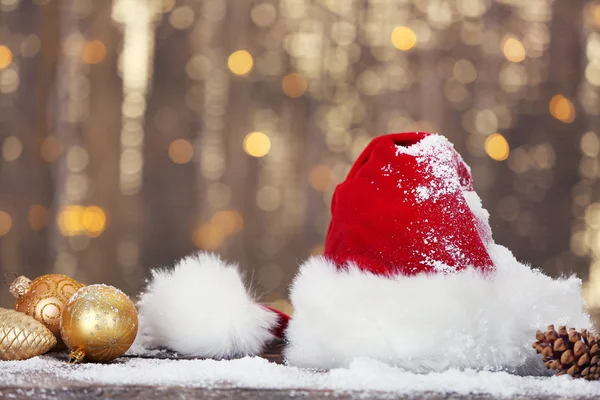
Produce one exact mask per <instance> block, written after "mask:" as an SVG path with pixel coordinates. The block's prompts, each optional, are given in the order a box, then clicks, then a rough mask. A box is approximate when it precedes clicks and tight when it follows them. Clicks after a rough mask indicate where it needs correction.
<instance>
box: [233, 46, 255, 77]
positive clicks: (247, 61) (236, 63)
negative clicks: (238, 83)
mask: <svg viewBox="0 0 600 400" xmlns="http://www.w3.org/2000/svg"><path fill="white" fill-rule="evenodd" d="M253 65H254V60H253V59H252V54H250V53H248V52H247V51H246V50H238V51H236V52H233V53H231V54H230V55H229V58H228V59H227V66H228V67H229V70H230V71H231V72H232V73H234V74H235V75H247V74H248V73H249V72H250V71H251V70H252V66H253Z"/></svg>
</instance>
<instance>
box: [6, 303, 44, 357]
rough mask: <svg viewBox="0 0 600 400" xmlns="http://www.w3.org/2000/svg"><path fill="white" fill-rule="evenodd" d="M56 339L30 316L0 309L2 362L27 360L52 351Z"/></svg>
mask: <svg viewBox="0 0 600 400" xmlns="http://www.w3.org/2000/svg"><path fill="white" fill-rule="evenodd" d="M55 345H56V338H55V337H54V335H53V334H52V332H50V330H49V329H48V328H46V327H45V326H44V325H43V324H42V323H41V322H38V321H36V320H35V319H33V318H32V317H30V316H29V315H25V314H23V313H20V312H16V311H13V310H7V309H5V308H0V360H4V361H7V360H25V359H27V358H31V357H35V356H39V355H40V354H44V353H46V352H48V351H50V349H51V348H53V347H54V346H55Z"/></svg>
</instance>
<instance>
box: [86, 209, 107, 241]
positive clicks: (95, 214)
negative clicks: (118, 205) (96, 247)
mask: <svg viewBox="0 0 600 400" xmlns="http://www.w3.org/2000/svg"><path fill="white" fill-rule="evenodd" d="M81 223H82V225H83V227H84V228H85V230H86V231H87V234H88V236H89V237H98V236H100V235H101V234H102V232H104V229H105V228H106V213H105V212H104V210H103V209H102V208H100V207H98V206H89V207H86V208H85V209H84V210H83V215H82V216H81Z"/></svg>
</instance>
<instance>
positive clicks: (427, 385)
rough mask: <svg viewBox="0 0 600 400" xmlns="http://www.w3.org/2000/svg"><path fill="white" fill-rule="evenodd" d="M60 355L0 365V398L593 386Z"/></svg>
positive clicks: (465, 374) (340, 394) (391, 393)
mask: <svg viewBox="0 0 600 400" xmlns="http://www.w3.org/2000/svg"><path fill="white" fill-rule="evenodd" d="M65 357H66V356H65V355H64V354H54V355H46V356H41V357H36V358H33V359H30V360H26V361H4V362H0V398H15V399H20V398H30V397H35V398H40V399H42V398H59V399H70V398H128V399H131V398H144V399H169V398H192V397H193V398H213V399H214V398H232V397H233V398H249V399H252V398H261V399H265V398H266V399H281V398H287V397H289V396H290V395H292V396H294V397H306V398H325V397H328V398H329V397H335V398H341V399H345V398H365V397H378V398H408V397H411V398H416V397H418V398H447V397H448V395H452V397H453V398H462V397H464V398H491V397H496V398H498V397H500V398H510V397H527V398H548V399H550V398H557V397H570V398H591V397H597V396H598V395H599V394H600V382H586V381H583V380H573V379H571V378H569V377H566V376H562V377H521V376H515V375H511V374H508V373H506V372H482V371H479V372H476V371H457V370H450V371H446V372H442V373H430V374H415V373H411V372H406V371H402V370H400V369H397V368H393V367H390V366H388V365H385V364H383V363H380V362H377V361H373V360H368V359H358V360H355V361H354V362H353V363H352V364H351V365H350V366H349V367H348V368H339V369H333V370H330V371H310V370H305V369H299V368H295V367H290V366H285V365H281V364H277V363H274V362H270V361H268V360H266V359H264V358H260V357H247V358H243V359H238V360H227V361H214V360H181V359H179V360H175V359H164V358H163V359H157V358H138V357H123V358H120V359H119V360H117V361H116V362H113V363H111V364H82V365H75V366H73V365H68V364H67V363H65Z"/></svg>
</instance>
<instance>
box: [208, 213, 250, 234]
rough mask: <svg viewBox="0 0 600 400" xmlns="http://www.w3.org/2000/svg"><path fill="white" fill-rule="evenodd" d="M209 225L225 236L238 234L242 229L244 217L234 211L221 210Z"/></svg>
mask: <svg viewBox="0 0 600 400" xmlns="http://www.w3.org/2000/svg"><path fill="white" fill-rule="evenodd" d="M210 223H211V225H213V226H215V227H218V228H220V229H221V230H222V231H223V233H224V234H225V235H232V234H234V233H239V232H240V231H241V230H242V229H244V217H242V214H240V213H239V212H237V211H235V210H221V211H219V212H217V213H216V214H215V215H213V217H212V218H211V220H210Z"/></svg>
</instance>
